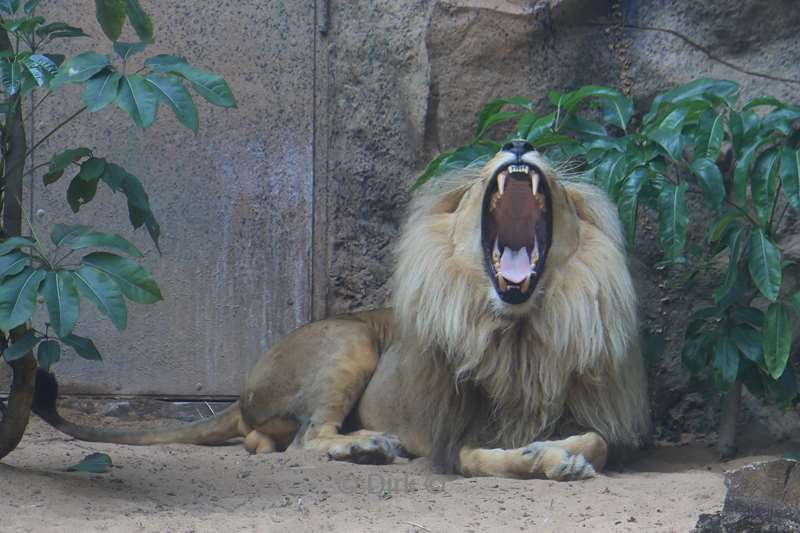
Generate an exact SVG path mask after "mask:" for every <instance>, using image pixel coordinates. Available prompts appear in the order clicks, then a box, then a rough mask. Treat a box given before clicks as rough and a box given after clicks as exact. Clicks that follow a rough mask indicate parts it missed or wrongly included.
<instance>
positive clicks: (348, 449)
mask: <svg viewBox="0 0 800 533" xmlns="http://www.w3.org/2000/svg"><path fill="white" fill-rule="evenodd" d="M399 444H400V440H399V439H398V438H397V437H396V436H395V435H392V434H389V433H386V434H382V435H375V436H372V437H368V438H359V439H357V440H353V441H351V442H347V443H342V444H337V445H335V446H333V447H332V448H330V449H329V450H328V456H329V457H330V458H331V459H334V460H336V461H349V462H351V463H358V464H368V465H385V464H389V463H391V462H393V461H394V459H395V457H397V455H398V452H399Z"/></svg>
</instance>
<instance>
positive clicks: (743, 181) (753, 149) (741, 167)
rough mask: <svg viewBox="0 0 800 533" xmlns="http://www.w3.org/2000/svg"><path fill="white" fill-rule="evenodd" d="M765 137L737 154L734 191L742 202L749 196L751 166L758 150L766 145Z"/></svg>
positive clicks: (737, 199) (737, 198)
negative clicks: (748, 183) (748, 184)
mask: <svg viewBox="0 0 800 533" xmlns="http://www.w3.org/2000/svg"><path fill="white" fill-rule="evenodd" d="M764 143H765V141H764V140H763V139H758V140H756V141H754V142H752V143H750V144H748V145H747V146H745V147H744V148H742V149H741V151H739V152H738V153H737V155H736V166H735V167H734V169H733V192H734V196H735V198H736V201H737V202H739V203H742V202H744V201H745V199H746V198H747V181H748V178H749V177H750V167H751V166H752V165H753V161H755V159H756V155H757V154H758V150H760V149H761V147H762V146H763V145H764Z"/></svg>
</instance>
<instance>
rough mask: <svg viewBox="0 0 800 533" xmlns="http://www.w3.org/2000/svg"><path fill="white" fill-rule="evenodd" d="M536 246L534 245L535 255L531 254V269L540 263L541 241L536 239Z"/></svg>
mask: <svg viewBox="0 0 800 533" xmlns="http://www.w3.org/2000/svg"><path fill="white" fill-rule="evenodd" d="M533 240H534V244H533V253H532V254H531V268H536V264H537V263H538V262H539V239H537V238H536V237H534V239H533Z"/></svg>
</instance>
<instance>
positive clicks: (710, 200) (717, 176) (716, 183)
mask: <svg viewBox="0 0 800 533" xmlns="http://www.w3.org/2000/svg"><path fill="white" fill-rule="evenodd" d="M691 169H692V173H693V174H694V175H695V176H697V179H698V180H699V181H700V185H701V186H702V188H703V198H704V199H705V201H706V203H707V204H708V206H709V207H710V208H711V209H714V210H717V209H719V208H720V207H721V206H722V202H724V201H725V183H724V181H723V179H722V172H720V170H719V167H718V166H717V164H716V163H715V162H714V160H713V159H710V158H704V157H702V158H699V159H695V160H694V161H692V165H691Z"/></svg>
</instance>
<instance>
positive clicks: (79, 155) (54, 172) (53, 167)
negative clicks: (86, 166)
mask: <svg viewBox="0 0 800 533" xmlns="http://www.w3.org/2000/svg"><path fill="white" fill-rule="evenodd" d="M90 155H92V151H91V150H89V149H88V148H75V149H73V150H64V151H63V152H60V153H58V154H56V155H54V156H53V159H51V160H50V167H49V168H48V172H47V174H45V175H44V178H43V179H44V184H45V185H50V184H51V183H54V182H55V181H57V180H58V178H60V177H61V176H62V175H63V174H64V169H65V168H67V167H68V166H69V165H70V163H74V162H76V161H78V160H80V159H83V158H84V157H89V156H90Z"/></svg>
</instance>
